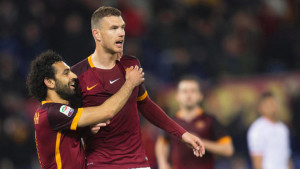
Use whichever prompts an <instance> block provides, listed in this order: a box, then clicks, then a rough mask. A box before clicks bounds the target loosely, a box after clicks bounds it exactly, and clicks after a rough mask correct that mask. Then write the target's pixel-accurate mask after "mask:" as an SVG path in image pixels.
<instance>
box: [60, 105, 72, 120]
mask: <svg viewBox="0 0 300 169" xmlns="http://www.w3.org/2000/svg"><path fill="white" fill-rule="evenodd" d="M59 111H60V112H61V113H62V114H64V115H66V116H68V117H70V116H72V114H73V113H74V109H72V108H71V107H69V106H66V105H62V106H61V107H60V109H59Z"/></svg>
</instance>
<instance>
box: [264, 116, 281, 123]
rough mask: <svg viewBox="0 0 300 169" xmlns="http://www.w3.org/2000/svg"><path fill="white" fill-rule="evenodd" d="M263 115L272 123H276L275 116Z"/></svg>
mask: <svg viewBox="0 0 300 169" xmlns="http://www.w3.org/2000/svg"><path fill="white" fill-rule="evenodd" d="M264 117H265V118H266V119H267V120H269V121H270V122H272V123H276V122H277V121H278V120H277V118H276V117H275V116H264Z"/></svg>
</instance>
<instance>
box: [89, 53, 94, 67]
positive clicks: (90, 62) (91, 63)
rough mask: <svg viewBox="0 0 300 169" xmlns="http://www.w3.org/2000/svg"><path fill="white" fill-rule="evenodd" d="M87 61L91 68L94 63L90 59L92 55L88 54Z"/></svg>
mask: <svg viewBox="0 0 300 169" xmlns="http://www.w3.org/2000/svg"><path fill="white" fill-rule="evenodd" d="M88 62H89V64H90V66H91V68H93V67H95V65H94V63H93V61H92V55H90V56H89V57H88Z"/></svg>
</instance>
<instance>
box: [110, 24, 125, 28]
mask: <svg viewBox="0 0 300 169" xmlns="http://www.w3.org/2000/svg"><path fill="white" fill-rule="evenodd" d="M113 27H125V23H124V24H122V25H121V26H119V25H111V26H110V28H113Z"/></svg>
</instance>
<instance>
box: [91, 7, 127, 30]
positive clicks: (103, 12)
mask: <svg viewBox="0 0 300 169" xmlns="http://www.w3.org/2000/svg"><path fill="white" fill-rule="evenodd" d="M121 14H122V13H121V11H120V10H118V9H117V8H114V7H110V6H101V7H99V8H98V9H97V10H96V11H95V12H94V13H93V15H92V19H91V28H92V29H95V28H96V27H97V26H98V25H99V22H100V20H101V19H102V18H104V17H107V16H121Z"/></svg>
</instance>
